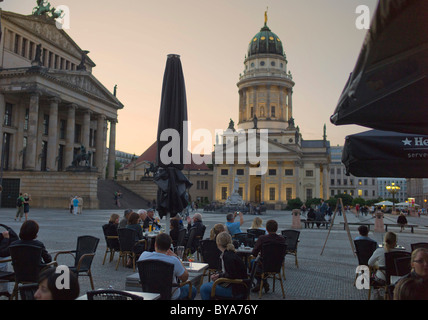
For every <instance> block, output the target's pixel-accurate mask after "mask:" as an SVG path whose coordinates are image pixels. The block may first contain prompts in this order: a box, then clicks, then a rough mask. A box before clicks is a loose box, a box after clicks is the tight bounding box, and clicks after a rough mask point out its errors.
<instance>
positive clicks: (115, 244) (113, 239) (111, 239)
mask: <svg viewBox="0 0 428 320" xmlns="http://www.w3.org/2000/svg"><path fill="white" fill-rule="evenodd" d="M108 227H109V224H105V225H103V227H102V228H103V233H104V239H105V241H106V252H105V254H104V260H103V265H104V263H105V262H106V257H107V254H109V253H110V259H109V262H112V261H113V259H114V254H115V253H116V252H117V251H119V250H120V247H119V236H111V235H108V234H107V228H108Z"/></svg>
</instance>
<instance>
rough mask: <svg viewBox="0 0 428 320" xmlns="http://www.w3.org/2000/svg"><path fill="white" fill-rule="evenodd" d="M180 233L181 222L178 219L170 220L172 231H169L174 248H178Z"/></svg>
mask: <svg viewBox="0 0 428 320" xmlns="http://www.w3.org/2000/svg"><path fill="white" fill-rule="evenodd" d="M179 231H180V221H179V220H178V219H174V218H172V219H171V220H170V231H169V235H170V236H171V239H172V245H173V246H174V247H176V246H177V241H178V234H179Z"/></svg>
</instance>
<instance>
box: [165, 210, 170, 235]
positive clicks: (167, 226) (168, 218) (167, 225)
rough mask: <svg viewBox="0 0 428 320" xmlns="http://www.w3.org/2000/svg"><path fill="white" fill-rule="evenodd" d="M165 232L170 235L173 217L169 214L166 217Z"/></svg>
mask: <svg viewBox="0 0 428 320" xmlns="http://www.w3.org/2000/svg"><path fill="white" fill-rule="evenodd" d="M165 220H166V221H165V232H166V234H169V226H170V220H171V215H170V214H169V213H167V215H166V216H165Z"/></svg>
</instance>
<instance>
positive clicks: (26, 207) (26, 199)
mask: <svg viewBox="0 0 428 320" xmlns="http://www.w3.org/2000/svg"><path fill="white" fill-rule="evenodd" d="M30 201H31V195H29V194H28V193H24V215H25V221H27V220H28V213H29V212H30Z"/></svg>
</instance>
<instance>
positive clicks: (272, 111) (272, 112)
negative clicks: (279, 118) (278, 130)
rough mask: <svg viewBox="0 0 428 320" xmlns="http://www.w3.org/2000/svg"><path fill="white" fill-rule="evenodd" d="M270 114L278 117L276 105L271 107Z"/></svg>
mask: <svg viewBox="0 0 428 320" xmlns="http://www.w3.org/2000/svg"><path fill="white" fill-rule="evenodd" d="M270 116H271V118H276V115H275V106H271V107H270Z"/></svg>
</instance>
